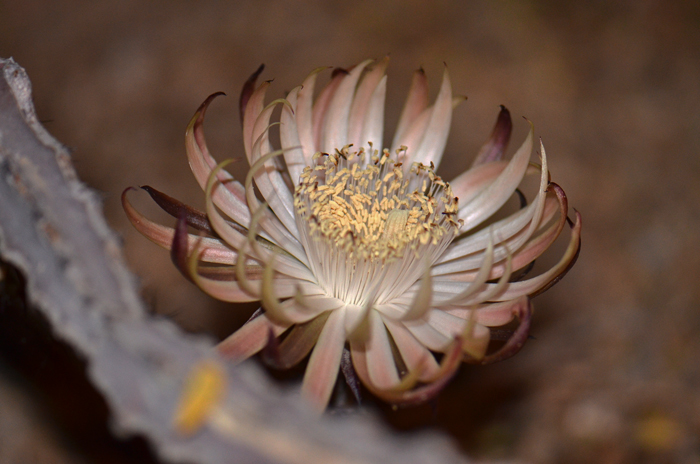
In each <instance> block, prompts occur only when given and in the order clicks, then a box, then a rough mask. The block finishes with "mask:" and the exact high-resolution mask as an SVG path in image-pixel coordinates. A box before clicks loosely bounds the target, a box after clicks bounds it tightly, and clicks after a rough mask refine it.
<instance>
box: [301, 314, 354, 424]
mask: <svg viewBox="0 0 700 464" xmlns="http://www.w3.org/2000/svg"><path fill="white" fill-rule="evenodd" d="M344 321H345V310H344V309H340V310H338V311H333V312H332V313H331V315H330V316H329V317H328V320H327V321H326V325H325V326H324V327H323V330H322V331H321V335H320V336H319V337H318V342H317V343H316V347H315V348H314V351H313V352H312V353H311V358H310V359H309V364H308V365H307V366H306V372H305V373H304V381H303V383H302V386H301V394H302V396H303V397H304V398H305V399H306V400H307V402H308V403H309V404H310V405H311V406H312V407H313V409H314V410H316V411H317V412H318V413H319V414H320V413H321V412H323V410H324V409H325V408H326V405H327V404H328V400H330V397H331V393H332V392H333V386H334V385H335V381H336V379H337V378H338V368H339V367H340V358H341V356H342V354H343V347H344V346H345V324H344Z"/></svg>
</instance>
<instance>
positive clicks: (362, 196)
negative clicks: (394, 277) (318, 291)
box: [294, 146, 460, 297]
mask: <svg viewBox="0 0 700 464" xmlns="http://www.w3.org/2000/svg"><path fill="white" fill-rule="evenodd" d="M350 149H351V147H350V146H346V147H343V149H342V150H337V151H336V153H334V154H322V153H317V154H316V155H315V156H314V160H315V161H316V163H317V164H316V165H315V166H314V167H311V166H307V167H306V168H305V169H304V171H303V173H302V175H301V178H300V181H299V184H298V185H297V187H296V190H295V194H294V207H295V211H296V217H297V223H298V225H299V229H300V230H301V231H302V233H303V235H304V242H305V244H304V246H305V248H306V249H307V252H310V253H309V254H310V255H311V256H310V258H311V261H312V262H313V263H314V264H313V266H318V267H320V268H322V269H317V270H318V271H323V270H325V271H327V272H326V273H324V272H320V273H316V275H317V276H323V275H324V274H325V275H327V276H328V279H329V281H333V282H334V283H333V286H337V283H335V282H337V279H338V277H339V276H338V275H337V272H335V271H328V267H329V266H330V267H342V268H343V272H349V273H350V274H352V275H348V276H347V277H348V278H349V279H350V280H352V279H353V278H354V277H353V276H354V275H355V274H356V271H358V270H359V268H363V269H364V270H365V271H366V272H365V274H367V273H369V274H377V273H378V272H379V271H381V270H384V271H388V270H389V267H391V268H396V267H397V266H398V267H399V268H403V267H405V266H402V265H401V263H400V262H401V261H407V260H408V261H407V262H406V263H405V264H406V265H408V266H409V267H411V266H412V264H411V263H413V262H416V261H420V262H423V261H424V259H427V260H429V262H428V263H427V264H431V263H432V260H433V259H435V258H436V257H437V256H438V254H437V252H442V250H444V248H445V247H446V246H447V245H448V244H449V243H450V242H451V241H452V238H453V237H454V236H455V235H456V233H457V232H458V230H459V226H460V223H459V222H458V221H456V220H455V216H456V213H457V211H458V205H457V198H455V197H454V195H453V194H452V189H451V188H450V186H449V184H448V183H446V182H444V181H443V180H442V179H441V178H440V177H438V176H437V175H435V173H434V172H433V168H432V167H428V166H424V165H423V164H420V163H413V165H412V166H411V168H410V169H409V171H408V173H404V170H403V168H402V164H401V163H397V162H396V161H395V160H393V159H391V158H390V156H389V151H388V150H384V152H383V153H382V154H381V155H380V154H379V152H378V151H377V150H374V151H373V153H372V154H371V155H370V156H368V154H367V153H366V152H365V150H364V149H360V150H359V151H357V152H351V151H350ZM370 151H372V150H371V148H370ZM368 158H369V159H368ZM426 248H428V250H426ZM426 252H427V253H426ZM419 257H420V258H419ZM397 261H398V263H397ZM424 264H425V263H424ZM418 267H420V266H418ZM423 269H424V267H423ZM348 270H349V271H348ZM397 272H398V269H397ZM421 272H422V269H419V272H418V274H417V275H418V276H420V275H421ZM411 274H413V273H411ZM375 277H376V276H375ZM363 278H364V277H363ZM321 280H324V279H321ZM413 281H414V282H415V280H413ZM411 283H413V282H411ZM348 285H350V284H348ZM333 293H337V292H335V291H334V292H333ZM341 293H342V292H341ZM335 296H337V297H342V296H341V295H338V294H336V295H335Z"/></svg>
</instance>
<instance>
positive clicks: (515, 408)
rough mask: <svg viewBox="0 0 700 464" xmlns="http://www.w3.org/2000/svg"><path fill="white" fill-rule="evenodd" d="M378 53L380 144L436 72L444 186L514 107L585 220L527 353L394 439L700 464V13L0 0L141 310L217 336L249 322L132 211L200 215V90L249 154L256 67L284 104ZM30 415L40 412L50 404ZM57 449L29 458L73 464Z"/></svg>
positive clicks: (222, 128) (1, 29) (495, 454)
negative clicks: (248, 108)
mask: <svg viewBox="0 0 700 464" xmlns="http://www.w3.org/2000/svg"><path fill="white" fill-rule="evenodd" d="M387 53H389V54H390V56H391V65H390V68H389V79H390V84H389V90H388V103H387V125H386V128H387V131H388V133H389V134H392V133H393V127H394V125H395V123H396V120H397V119H398V113H399V111H400V109H401V105H402V104H403V98H404V95H405V92H406V91H407V90H408V85H409V82H410V76H411V72H412V71H413V70H414V69H416V68H417V67H418V66H423V67H424V68H425V69H426V71H427V72H428V75H429V77H430V78H432V84H433V89H434V90H436V89H437V84H438V83H439V78H440V74H441V71H442V62H443V61H445V62H447V63H448V65H449V68H450V73H451V77H452V82H453V88H454V90H455V92H456V93H463V94H466V95H468V96H469V100H468V102H467V103H466V104H464V105H462V107H460V108H459V109H458V110H457V111H456V113H455V116H454V118H453V129H452V134H451V138H450V141H449V144H448V146H447V152H446V158H445V159H446V161H445V162H444V163H443V165H442V166H441V169H440V172H441V173H442V174H443V176H444V177H446V178H448V179H449V178H451V177H454V174H450V173H456V172H460V171H461V170H462V169H464V168H465V167H466V166H468V164H469V162H470V160H471V157H472V156H473V155H474V154H475V153H476V151H477V150H478V148H479V146H480V145H481V144H482V143H483V141H484V140H485V139H486V137H487V135H488V133H489V131H490V129H491V126H492V124H493V122H494V120H495V117H496V114H497V111H498V105H499V104H504V105H506V106H507V107H508V108H509V109H510V110H511V112H512V113H513V115H514V117H515V124H516V132H515V134H514V139H513V144H514V145H518V144H519V141H520V140H522V137H523V136H524V134H525V127H524V126H525V124H524V123H523V122H522V120H521V119H520V118H519V116H522V115H524V116H527V117H528V118H529V119H531V120H532V121H533V122H534V123H535V129H536V133H537V135H539V136H542V138H543V140H544V143H545V146H546V148H547V153H548V156H549V162H550V166H551V171H552V175H553V178H554V180H555V181H556V182H558V183H559V184H561V185H562V186H563V187H564V188H565V190H566V192H567V194H568V196H569V199H570V204H571V205H572V206H574V207H576V208H577V209H578V210H580V211H581V212H582V214H583V218H584V236H583V250H582V254H581V257H580V259H579V262H578V264H577V265H576V267H575V268H574V269H573V271H572V272H571V273H570V274H569V275H568V276H567V277H566V278H565V279H564V280H563V281H562V282H561V283H560V284H558V285H557V286H556V287H554V288H553V289H552V290H550V291H549V292H548V293H546V294H545V295H543V296H541V297H538V298H537V300H536V301H535V303H536V307H537V313H536V317H535V322H534V328H533V335H534V336H535V337H536V339H535V340H532V341H530V342H529V343H528V344H527V346H526V347H525V349H524V350H523V352H522V353H520V354H519V355H518V356H516V357H515V358H513V359H511V360H509V361H506V362H504V363H502V364H500V365H495V366H490V367H469V366H465V367H464V368H463V369H462V371H461V373H460V374H459V376H458V378H457V379H456V380H455V381H454V382H453V383H452V384H451V385H450V386H449V387H448V389H447V390H446V392H445V394H444V395H443V397H442V398H441V399H440V401H439V402H438V405H437V408H436V410H435V413H433V411H432V410H431V408H430V407H429V406H425V407H421V408H418V409H414V410H407V411H398V412H393V411H391V410H389V409H387V408H384V409H383V410H382V413H383V415H384V416H385V417H386V418H387V421H388V422H389V423H391V424H393V425H394V426H395V427H397V428H398V429H401V430H403V429H408V430H415V429H419V428H422V427H426V426H432V427H436V428H438V429H441V430H444V431H446V432H447V433H449V434H451V435H452V436H453V437H454V438H455V440H456V441H457V442H458V443H459V445H460V446H461V447H462V448H463V449H464V450H465V452H466V453H467V454H468V455H469V456H472V457H477V458H481V459H487V460H488V459H507V460H516V461H523V462H536V463H555V462H605V463H623V462H679V463H699V462H700V438H699V436H700V362H699V361H698V355H699V354H700V337H699V335H700V307H699V304H698V303H700V291H699V290H698V286H697V285H696V280H697V275H698V270H700V262H699V261H700V254H699V253H698V251H697V250H698V247H697V237H698V233H697V231H698V230H700V228H699V225H700V214H699V207H698V203H699V201H700V196H699V194H698V182H697V179H698V177H699V175H700V161H698V160H699V159H700V157H699V156H698V155H699V154H700V2H696V1H687V2H681V1H676V2H662V1H644V0H641V1H632V0H630V1H617V2H607V1H591V2H560V1H554V0H531V1H487V0H483V1H475V2H471V1H464V2H459V1H455V0H453V1H445V0H431V1H429V2H425V1H416V0H411V1H402V2H398V1H397V2H392V1H389V0H382V1H373V2H361V1H360V2H330V1H303V2H302V1H298V2H293V1H269V2H264V1H257V2H255V1H235V2H216V1H201V2H193V1H192V2H190V1H184V0H171V1H161V2H144V1H136V0H123V1H118V2H117V1H106V0H101V1H61V2H56V1H50V0H24V1H22V2H19V1H10V0H3V1H0V56H2V57H5V58H7V57H10V56H12V57H14V58H15V59H16V60H17V61H18V62H19V64H20V65H22V66H24V67H25V68H26V69H27V71H28V73H29V76H30V78H31V79H32V81H33V84H34V97H35V101H36V106H37V110H38V114H39V117H40V119H41V120H42V121H44V122H45V125H46V127H47V128H48V129H49V131H50V132H51V133H53V135H54V136H56V137H57V138H58V139H59V140H60V141H62V142H63V143H64V144H66V145H67V146H69V147H70V148H71V149H72V150H73V154H74V162H75V166H76V168H77V170H78V173H79V175H80V176H81V178H82V179H83V180H84V181H85V182H86V183H87V184H89V185H90V186H92V187H93V188H95V189H96V190H97V191H98V192H99V193H100V194H101V195H102V197H103V199H104V206H105V212H106V214H107V217H108V219H109V221H110V223H111V224H112V225H113V227H114V228H115V229H116V230H117V231H119V232H120V233H121V234H122V235H123V237H124V241H125V247H126V254H127V258H128V260H129V262H130V263H131V266H132V268H133V269H134V271H135V273H136V274H137V275H139V276H140V278H141V279H142V283H143V288H144V297H145V298H146V301H148V302H149V304H150V305H151V306H152V307H153V308H154V310H155V312H157V313H160V314H164V315H167V316H168V317H172V318H174V319H175V320H176V321H177V322H178V323H179V324H180V325H181V326H182V327H184V328H185V329H187V330H190V331H195V332H202V333H209V334H211V335H213V336H214V337H218V338H221V337H224V336H225V335H227V334H228V333H230V332H231V331H233V330H234V329H235V328H236V327H237V325H239V324H240V323H241V321H242V320H244V319H245V318H246V317H247V316H248V315H249V314H250V310H251V308H250V307H246V308H238V307H234V306H231V305H224V304H221V303H217V302H215V301H212V300H211V299H210V298H208V297H206V296H204V295H203V294H201V292H199V291H198V290H197V289H195V288H194V287H192V286H191V285H190V284H189V283H187V282H185V281H184V279H182V278H181V277H180V276H179V275H178V274H177V273H176V271H174V270H173V269H172V266H171V264H170V262H169V258H168V256H167V253H166V252H164V251H163V250H161V249H159V248H157V247H156V246H155V245H152V244H151V243H150V242H148V241H147V240H145V239H143V238H142V237H141V236H139V235H138V234H137V233H136V232H135V231H133V230H132V228H131V227H130V225H129V224H128V222H127V220H126V219H125V217H124V215H123V213H122V210H121V206H120V201H119V197H120V193H121V191H122V190H123V189H124V188H125V187H127V186H130V185H143V184H150V185H152V186H154V187H156V188H159V189H161V190H163V191H165V192H167V193H170V194H172V195H174V196H177V197H178V198H180V199H182V200H185V201H186V202H188V203H190V204H193V205H197V206H201V205H202V204H203V200H202V194H201V192H200V190H199V188H198V186H197V185H196V183H195V181H194V179H193V177H192V176H191V174H190V172H189V169H188V167H187V162H186V159H185V155H184V146H183V142H184V137H183V135H184V130H185V126H186V124H187V122H188V120H189V118H190V117H191V115H192V114H193V112H194V110H195V109H196V108H197V106H198V105H199V104H200V103H201V101H202V100H203V99H204V98H205V97H206V96H207V95H208V94H210V93H213V92H215V91H219V90H223V91H225V92H227V93H228V94H229V97H227V98H224V99H220V100H217V101H216V102H215V103H214V104H213V106H212V108H211V110H210V113H209V114H208V120H207V124H206V126H205V127H206V131H207V136H208V138H209V142H210V148H211V149H212V151H213V153H214V154H215V155H216V156H217V157H218V158H219V159H224V158H226V157H232V156H240V155H242V142H241V135H240V129H239V127H240V126H239V121H238V115H237V98H238V91H239V89H240V87H241V85H242V83H243V82H244V80H245V79H246V78H247V76H248V75H249V74H250V73H251V72H252V71H254V70H255V69H256V68H257V66H258V65H259V64H260V63H265V64H266V65H267V68H266V70H265V72H264V74H263V78H264V79H270V78H274V79H275V82H274V84H273V87H272V91H271V94H270V96H271V97H272V96H274V97H277V96H282V95H283V93H284V92H285V91H287V90H290V89H291V88H293V87H294V86H296V85H298V84H299V83H300V82H301V81H302V79H303V78H304V77H305V76H306V74H307V73H308V72H309V71H310V70H312V69H313V68H315V67H317V66H321V65H331V66H349V65H352V64H354V63H357V62H359V61H361V60H363V59H365V58H367V57H374V58H381V57H382V56H383V55H384V54H387ZM512 151H513V147H511V152H512ZM139 204H140V205H142V206H144V207H145V206H146V205H148V202H147V201H146V199H145V198H141V199H140V200H139ZM147 210H148V209H147ZM148 211H152V212H154V211H155V210H148ZM159 217H162V216H159ZM563 248H564V244H559V246H558V247H556V248H555V250H553V251H552V253H551V254H549V255H548V256H547V257H546V258H545V259H543V262H545V263H547V262H549V263H552V262H554V261H555V260H557V259H558V256H559V253H561V251H562V250H563ZM2 359H3V358H2V353H0V360H2ZM8 366H9V367H8ZM12 366H14V364H13V361H12V360H10V361H8V364H7V365H6V364H4V363H2V364H0V373H4V374H3V375H4V376H5V377H7V376H10V377H12V380H11V381H8V382H9V384H8V385H12V386H6V387H0V389H4V391H5V392H10V390H12V391H15V390H16V391H15V393H16V394H17V395H20V390H26V388H32V387H30V386H31V384H32V382H33V381H34V379H35V377H32V376H25V375H24V374H22V373H20V374H17V373H16V368H15V367H12ZM17 385H19V386H20V387H17ZM27 385H30V386H27ZM30 391H31V390H30ZM49 391H50V390H49ZM44 394H46V392H45V391H44ZM3 395H5V394H4V393H3ZM7 395H10V396H9V397H8V398H10V397H12V395H11V394H10V393H7ZM22 395H25V396H26V398H24V399H23V400H21V401H27V402H30V403H31V401H32V400H31V395H29V396H27V395H26V394H22ZM49 396H50V395H49ZM3 398H5V396H3ZM2 401H3V406H0V427H4V428H0V435H2V436H5V438H4V439H3V438H0V445H2V442H3V440H5V441H6V442H7V441H10V439H9V438H8V435H7V434H6V433H5V432H3V430H14V431H15V432H16V431H17V430H18V429H17V428H16V427H15V428H13V427H12V424H13V423H14V422H12V421H13V420H15V419H16V418H18V417H25V418H26V417H30V415H29V413H27V412H26V411H25V412H17V413H15V415H14V416H13V415H12V413H11V412H8V410H9V408H5V406H4V404H5V403H7V404H10V403H13V404H14V403H15V400H11V399H3V400H2ZM16 401H18V402H17V403H16V404H19V405H21V404H24V403H22V402H21V401H20V400H19V399H17V400H16ZM36 401H38V403H37V404H35V405H34V406H32V407H34V409H37V408H38V409H37V410H40V409H41V407H42V405H44V404H45V402H46V401H47V400H46V399H45V398H44V399H40V400H36ZM18 408H19V410H20V411H23V409H22V407H21V406H18ZM27 408H30V407H29V406H27ZM30 409H31V408H30ZM35 412H36V411H35ZM37 414H38V415H39V416H41V413H37ZM76 414H77V413H76ZM3 417H4V419H3ZM13 417H14V418H15V419H12V418H13ZM31 417H34V416H31ZM37 420H39V419H37ZM43 420H44V421H47V422H48V423H49V425H47V426H46V427H49V428H51V427H53V429H55V430H54V432H51V433H55V434H58V436H59V438H58V441H59V442H61V440H63V442H65V443H68V445H66V446H68V447H69V448H71V450H70V451H60V448H61V447H60V446H59V445H56V447H55V449H54V448H53V445H45V446H48V447H49V448H50V450H53V451H51V452H55V453H56V456H59V455H61V453H67V454H65V455H62V456H63V457H61V458H60V459H65V462H78V461H76V459H81V457H80V456H83V457H84V456H85V451H84V450H83V449H82V445H80V444H79V443H78V444H77V445H76V444H75V443H76V439H75V437H74V436H71V433H64V432H62V431H61V430H62V428H63V425H64V423H63V422H62V421H61V420H58V422H57V423H56V421H57V420H56V419H55V418H52V416H51V415H50V414H49V417H44V419H43ZM3 424H4V425H3ZM7 424H9V425H7ZM8 427H9V428H8ZM27 430H36V431H37V432H36V433H44V432H42V430H43V429H42V428H29V429H27ZM78 430H80V429H78ZM27 433H29V432H27ZM47 433H48V432H47ZM74 434H75V433H74ZM30 435H31V434H29V435H24V440H29V442H28V443H32V442H31V440H30V439H29V438H27V437H29V436H30ZM61 437H62V438H61ZM13 442H14V443H17V441H16V440H14V439H13ZM35 442H41V443H44V444H46V443H54V439H51V440H35ZM78 442H79V440H78ZM117 446H119V445H117ZM0 448H1V449H5V450H6V451H5V453H6V454H5V456H6V459H9V458H7V456H8V454H7V453H8V451H7V449H8V448H6V447H3V446H0ZM32 448H33V447H32V446H31V445H27V447H26V449H32ZM33 449H34V450H35V452H36V448H35V447H34V448H33ZM46 453H49V454H46V456H49V457H48V458H44V457H43V456H44V455H41V456H40V457H39V458H37V457H36V456H35V457H34V459H33V462H63V461H57V460H56V461H54V460H50V459H59V458H58V457H55V458H51V456H52V455H51V453H50V452H49V451H46ZM88 455H89V453H88ZM2 456H3V451H0V460H2ZM144 459H147V458H144ZM17 462H29V461H17ZM113 462H127V461H126V460H124V461H120V460H119V458H118V457H113ZM131 462H135V461H133V460H132V461H131Z"/></svg>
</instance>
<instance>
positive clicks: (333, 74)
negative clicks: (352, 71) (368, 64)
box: [331, 68, 349, 79]
mask: <svg viewBox="0 0 700 464" xmlns="http://www.w3.org/2000/svg"><path fill="white" fill-rule="evenodd" d="M348 73H349V71H348V70H347V69H345V68H333V71H332V72H331V79H332V78H334V77H336V76H339V75H341V74H348Z"/></svg>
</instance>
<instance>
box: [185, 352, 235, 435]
mask: <svg viewBox="0 0 700 464" xmlns="http://www.w3.org/2000/svg"><path fill="white" fill-rule="evenodd" d="M225 386H226V374H225V373H224V370H223V369H222V367H221V366H220V365H219V364H218V363H216V362H214V361H211V360H205V361H200V362H199V363H198V364H196V365H195V366H194V368H193V369H192V371H191V372H190V374H189V376H188V377H187V379H186V384H185V388H184V390H183V392H182V396H181V397H180V401H179V403H178V405H177V409H176V410H175V415H174V417H173V426H174V428H175V430H177V432H178V433H180V434H182V435H191V434H193V433H195V432H196V431H197V430H199V428H201V427H202V425H203V424H204V423H205V422H206V420H207V419H208V417H209V416H210V414H211V412H212V411H213V410H214V408H215V407H216V405H217V404H218V403H219V402H220V401H221V399H222V397H223V393H224V390H225Z"/></svg>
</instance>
